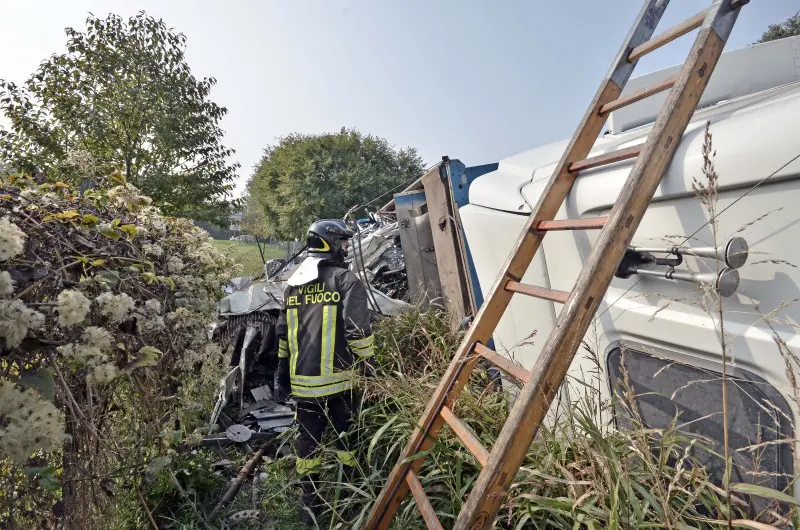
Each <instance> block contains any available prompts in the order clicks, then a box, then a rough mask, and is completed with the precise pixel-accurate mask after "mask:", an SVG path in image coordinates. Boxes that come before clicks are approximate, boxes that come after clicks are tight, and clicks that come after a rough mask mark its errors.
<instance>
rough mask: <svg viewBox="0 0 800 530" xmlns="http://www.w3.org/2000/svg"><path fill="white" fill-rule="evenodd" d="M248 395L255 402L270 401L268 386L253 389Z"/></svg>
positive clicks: (270, 394)
mask: <svg viewBox="0 0 800 530" xmlns="http://www.w3.org/2000/svg"><path fill="white" fill-rule="evenodd" d="M250 393H251V394H252V395H253V399H255V400H256V401H269V400H271V399H272V391H271V390H270V389H269V386H268V385H263V386H260V387H258V388H253V389H251V390H250Z"/></svg>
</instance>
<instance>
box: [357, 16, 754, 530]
mask: <svg viewBox="0 0 800 530" xmlns="http://www.w3.org/2000/svg"><path fill="white" fill-rule="evenodd" d="M747 2H748V0H716V1H715V2H714V3H713V4H712V6H711V7H710V8H708V9H706V10H705V11H702V12H700V13H698V14H697V15H695V16H693V17H691V18H689V19H687V20H685V21H684V22H681V23H680V24H678V25H677V26H675V27H673V28H672V29H670V30H668V31H666V32H664V33H662V34H660V35H657V36H655V37H653V32H654V31H655V28H656V26H657V25H658V22H659V20H660V19H661V16H662V14H663V13H664V10H665V9H666V7H667V4H668V3H669V0H648V1H646V2H645V5H644V6H643V7H642V10H641V12H640V13H639V16H638V17H637V19H636V22H635V23H634V25H633V28H632V29H631V31H630V33H629V34H628V36H627V38H626V39H625V42H624V44H623V45H622V49H621V50H620V52H619V54H618V55H617V58H616V59H615V61H614V63H613V65H612V67H611V70H610V72H609V73H608V75H607V76H606V78H605V79H604V81H603V82H602V84H601V85H600V88H599V89H598V91H597V94H596V95H595V97H594V99H593V100H592V103H591V105H590V106H589V109H588V111H587V112H586V115H585V116H584V118H583V120H582V121H581V123H580V125H579V126H578V129H577V131H576V132H575V134H574V135H573V137H572V140H571V141H570V143H569V145H568V146H567V149H566V151H565V153H564V155H563V157H562V158H561V160H560V162H559V164H558V166H557V167H556V169H555V171H554V172H553V175H552V177H551V178H550V181H549V182H548V184H547V188H546V189H545V191H544V192H543V193H542V196H541V198H540V199H539V202H538V204H537V205H536V208H535V209H534V210H533V213H532V214H531V216H530V217H529V218H528V221H527V222H526V224H525V228H524V230H523V232H522V234H521V235H520V236H519V239H517V242H516V244H515V246H514V250H513V251H512V252H511V255H510V256H509V258H508V259H507V260H506V263H505V265H504V266H503V270H502V272H501V274H500V275H499V276H498V278H497V280H496V281H495V284H494V286H493V287H492V289H491V291H490V292H489V294H488V296H487V297H486V299H485V301H484V303H483V305H482V306H481V308H480V310H479V311H478V314H477V315H476V317H475V321H474V322H473V323H472V325H471V326H470V329H469V331H468V332H467V333H466V336H465V337H464V340H463V342H462V343H461V345H460V346H459V349H458V351H457V352H456V354H455V356H454V358H453V360H452V362H451V363H450V366H449V368H448V370H447V372H446V373H445V375H444V377H443V378H442V380H441V382H440V383H439V386H438V388H437V389H436V391H435V393H434V395H433V397H432V398H431V400H430V402H429V403H428V406H427V408H426V409H425V412H424V413H423V415H422V418H421V419H420V422H419V424H418V426H417V427H416V428H415V429H414V432H413V433H412V435H411V439H410V440H409V441H408V443H407V445H406V447H405V448H404V450H403V452H402V454H401V455H400V458H399V460H398V461H397V463H396V464H395V467H394V468H393V470H392V472H391V474H390V475H389V478H388V480H387V482H386V484H385V485H384V487H383V490H382V491H381V493H380V495H379V496H378V498H377V500H376V502H375V504H374V505H373V507H372V510H371V512H370V515H369V519H368V520H367V523H366V526H365V528H367V529H369V530H372V529H385V528H388V527H389V524H390V523H391V520H392V518H393V517H394V514H395V513H396V512H397V510H398V508H399V507H400V505H401V503H402V502H403V500H404V499H405V497H406V496H407V495H408V492H409V490H410V491H411V494H412V495H413V497H414V499H415V500H416V503H417V506H418V508H419V509H420V511H421V512H422V517H423V519H424V520H425V524H426V525H427V527H428V528H429V529H441V528H443V526H442V524H441V523H440V521H439V520H438V518H437V516H436V514H435V512H434V509H433V507H432V506H431V503H430V501H429V500H428V497H427V495H426V494H425V492H424V490H423V487H422V485H421V484H420V481H419V479H418V478H417V472H418V470H419V468H420V466H421V465H422V461H423V456H422V455H420V453H422V454H424V452H425V451H427V450H428V449H430V448H431V446H432V445H433V443H434V440H435V438H436V437H437V436H438V433H439V431H440V430H441V428H442V426H443V425H444V424H445V423H447V424H448V425H449V426H450V428H451V429H452V430H453V432H454V433H455V434H456V435H457V436H458V438H459V439H460V440H461V441H462V442H463V443H464V445H466V447H467V448H468V449H469V450H470V451H471V452H472V454H473V455H474V456H475V458H476V459H477V461H478V462H479V463H480V464H481V465H482V466H483V469H482V471H481V473H480V476H479V477H478V479H477V481H476V483H475V486H474V487H473V489H472V491H471V493H470V495H469V497H468V498H467V500H466V503H465V504H464V506H463V508H462V510H461V512H460V513H459V515H458V519H457V520H456V522H455V525H454V526H453V528H454V529H456V530H466V529H475V530H477V529H483V528H489V527H490V526H491V524H492V521H493V520H494V517H495V515H496V514H497V511H498V510H499V509H500V507H501V505H502V503H503V501H504V499H505V495H506V492H507V490H508V487H509V486H510V484H511V482H512V481H513V480H514V478H515V475H516V474H517V471H518V470H519V467H520V465H521V464H522V461H523V458H524V457H525V454H526V452H527V451H528V448H529V447H530V445H531V443H532V441H533V439H534V437H535V436H536V432H537V430H538V428H539V425H540V423H541V421H542V419H543V418H544V416H545V414H546V413H547V411H548V409H549V408H550V405H551V403H552V401H553V399H554V397H555V395H556V392H557V390H558V388H559V387H560V385H561V383H562V382H563V380H564V377H565V375H566V373H567V369H568V368H569V366H570V364H571V362H572V359H573V357H574V356H575V352H576V351H577V349H578V346H579V345H580V343H581V339H582V338H583V336H584V334H585V333H586V330H587V328H588V327H589V324H590V321H591V319H592V317H593V316H594V314H595V311H596V310H597V308H598V306H599V305H600V302H601V301H602V299H603V296H604V294H605V292H606V290H607V289H608V285H609V283H611V278H612V277H613V276H614V272H615V271H616V269H617V267H618V265H619V262H620V260H621V259H622V256H623V254H624V252H625V250H626V249H627V248H628V245H629V244H630V242H631V238H632V237H633V234H634V232H635V231H636V228H637V227H638V225H639V223H640V221H641V219H642V216H643V215H644V213H645V210H646V209H647V205H648V203H649V202H650V200H651V199H652V197H653V194H654V193H655V190H656V188H657V187H658V185H659V183H660V182H661V179H662V177H663V175H664V173H665V171H666V169H667V166H669V163H670V161H671V160H672V157H673V155H674V153H675V150H676V149H677V147H678V144H679V143H680V140H681V138H682V136H683V133H684V131H685V130H686V126H687V124H688V123H689V120H690V119H691V116H692V114H693V113H694V111H695V109H696V107H697V104H698V102H699V101H700V97H701V95H702V94H703V90H704V89H705V87H706V85H707V84H708V80H709V78H710V77H711V73H712V72H713V71H714V67H715V66H716V64H717V60H718V59H719V57H720V54H721V53H722V49H723V48H724V46H725V42H726V41H727V39H728V36H729V35H730V32H731V30H732V29H733V25H734V23H735V21H736V18H737V16H738V12H739V8H740V7H742V6H743V5H745V4H747ZM697 28H700V31H699V32H698V34H697V38H696V39H695V41H694V45H693V46H692V49H691V51H690V52H689V56H688V58H687V59H686V62H685V63H684V64H683V67H682V68H681V70H680V72H679V73H678V74H677V75H675V76H674V77H671V78H669V79H667V80H665V81H662V82H659V83H657V84H655V85H653V86H650V87H646V88H643V89H641V90H637V91H635V92H632V93H630V94H628V95H626V96H622V95H621V94H622V90H623V88H624V87H625V84H626V83H627V81H628V79H629V78H630V76H631V73H632V72H633V69H634V67H635V66H636V63H637V61H638V59H639V58H641V57H642V56H644V55H646V54H648V53H650V52H652V51H653V50H655V49H657V48H660V47H661V46H663V45H665V44H667V43H668V42H670V41H672V40H674V39H676V38H678V37H680V36H682V35H684V34H686V33H688V32H690V31H692V30H694V29H697ZM665 90H671V91H670V94H669V96H668V97H667V100H666V102H665V104H664V106H663V107H662V109H661V111H660V113H659V115H658V117H657V118H656V121H655V124H654V125H653V128H652V130H651V131H650V134H649V136H648V138H647V141H646V142H645V143H644V144H642V145H637V146H635V147H629V148H626V149H620V150H618V151H614V152H612V153H609V154H604V155H600V156H595V157H592V158H587V157H588V155H589V153H590V151H591V149H592V146H593V145H594V142H595V140H596V139H597V138H598V136H599V135H600V132H601V131H602V127H603V125H604V124H605V122H606V119H607V118H608V114H609V113H610V112H611V111H613V110H616V109H619V108H621V107H624V106H626V105H630V104H631V103H634V102H636V101H639V100H642V99H644V98H647V97H649V96H651V95H653V94H656V93H659V92H662V91H665ZM630 158H636V161H635V163H634V165H633V168H632V170H631V172H630V175H629V176H628V180H627V181H626V183H625V186H624V187H623V188H622V191H621V193H620V195H619V197H618V199H617V201H616V203H615V204H614V207H613V209H612V210H611V213H610V215H608V216H607V217H600V218H593V219H576V220H564V221H555V220H554V217H555V216H556V213H557V212H558V210H559V208H560V206H561V204H562V203H563V202H564V199H565V198H566V197H567V194H568V193H569V191H570V188H571V187H572V183H573V182H574V181H575V177H576V176H577V174H578V173H579V172H580V171H582V170H587V169H590V168H595V167H599V166H603V165H606V164H611V163H614V162H619V161H621V160H626V159H630ZM587 229H601V232H600V234H599V237H598V239H597V242H596V244H595V246H594V247H593V248H592V251H591V253H590V255H589V258H588V261H587V262H586V264H585V265H584V267H583V270H582V271H581V273H580V276H579V277H578V280H577V282H576V283H575V286H574V288H573V289H572V291H571V292H562V291H555V290H552V289H545V288H542V287H536V286H532V285H526V284H524V283H521V280H522V277H523V275H524V274H525V272H526V270H527V269H528V266H529V265H530V263H531V261H532V260H533V256H534V254H535V253H536V251H537V250H538V248H539V245H540V243H541V241H542V238H543V237H544V236H545V234H547V232H548V231H550V230H587ZM514 293H520V294H525V295H529V296H534V297H538V298H543V299H546V300H552V301H554V302H559V303H562V304H564V307H563V308H562V310H561V313H560V314H559V317H558V321H557V322H556V325H555V327H554V328H553V331H552V332H551V333H550V336H549V337H548V339H547V342H546V343H545V345H544V347H543V349H542V352H541V354H540V355H539V357H538V358H537V360H536V362H535V364H534V366H533V369H532V370H531V371H530V373H528V372H527V371H525V370H524V369H522V368H521V367H519V366H517V365H515V364H513V363H512V362H510V361H509V360H507V359H506V358H504V357H502V356H501V355H499V354H497V353H496V352H494V351H492V350H490V349H489V348H487V347H486V346H484V344H486V342H487V341H488V340H489V338H490V336H491V335H492V333H493V332H494V330H495V327H496V326H497V323H498V322H499V321H500V318H501V317H502V315H503V313H504V312H505V310H506V308H507V307H508V304H509V302H510V300H511V297H512V295H513V294H514ZM480 358H483V359H486V360H487V361H489V362H491V363H493V364H494V365H496V366H497V367H498V368H500V369H501V370H503V371H506V372H508V373H509V374H510V375H511V376H513V377H514V378H516V379H518V380H520V381H521V382H522V383H523V387H522V389H521V391H520V394H519V396H518V397H517V399H516V401H515V403H514V406H513V407H512V409H511V412H510V414H509V417H508V419H507V421H506V423H505V425H504V426H503V429H502V431H501V432H500V435H499V437H498V439H497V441H496V442H495V444H494V447H493V448H492V449H491V451H489V450H488V449H486V448H485V447H483V446H482V445H481V443H480V441H479V440H478V439H477V438H476V437H475V436H474V435H473V434H472V432H471V431H470V429H469V428H468V427H467V426H466V425H464V423H462V422H461V420H459V419H458V418H457V417H456V416H455V415H454V414H453V403H454V402H455V400H456V399H457V397H458V395H459V393H460V392H461V390H462V389H463V388H464V385H465V384H466V382H467V380H468V378H469V375H470V373H471V372H472V370H473V368H474V367H475V365H476V363H477V361H478V359H480Z"/></svg>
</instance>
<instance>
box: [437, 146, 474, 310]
mask: <svg viewBox="0 0 800 530" xmlns="http://www.w3.org/2000/svg"><path fill="white" fill-rule="evenodd" d="M459 163H460V162H459ZM444 164H445V167H446V169H447V183H446V184H447V186H448V188H447V192H448V193H447V197H448V198H449V199H450V215H451V216H452V219H453V233H454V234H455V236H456V249H457V250H458V259H459V262H460V263H461V275H462V278H461V285H462V288H463V290H464V292H463V293H462V296H463V298H464V304H465V308H464V312H465V313H466V314H467V315H474V314H475V313H477V312H478V307H477V306H476V305H475V290H474V288H473V286H472V278H471V276H470V272H469V258H468V257H467V242H466V241H465V240H464V231H463V230H462V227H463V225H462V224H461V213H460V212H459V211H458V204H456V201H455V198H454V197H453V189H454V187H455V186H456V185H457V184H456V183H454V182H453V174H452V172H451V171H450V160H447V161H446V162H444Z"/></svg>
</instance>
